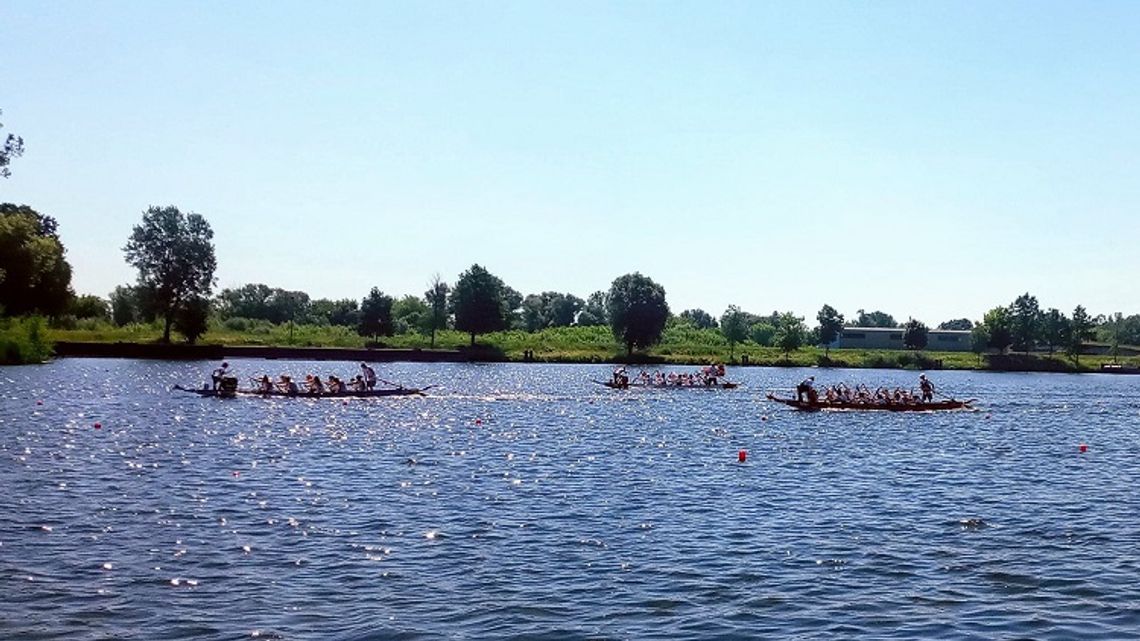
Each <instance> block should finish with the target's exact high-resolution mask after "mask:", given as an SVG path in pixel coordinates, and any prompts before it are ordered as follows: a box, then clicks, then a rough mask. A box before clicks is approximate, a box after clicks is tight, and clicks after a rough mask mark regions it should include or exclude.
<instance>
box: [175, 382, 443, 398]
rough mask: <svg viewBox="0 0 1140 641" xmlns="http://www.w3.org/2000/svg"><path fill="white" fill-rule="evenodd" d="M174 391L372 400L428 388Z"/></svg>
mask: <svg viewBox="0 0 1140 641" xmlns="http://www.w3.org/2000/svg"><path fill="white" fill-rule="evenodd" d="M174 389H176V390H178V391H180V392H190V393H191V394H197V395H198V396H202V397H211V398H236V397H239V396H258V397H261V398H374V397H377V396H413V395H417V394H418V395H420V396H423V395H424V392H425V391H426V390H428V389H430V388H429V387H425V388H423V389H418V388H414V387H394V388H390V389H370V390H363V391H353V390H350V391H347V392H325V393H323V394H313V393H310V392H298V393H296V394H290V393H289V392H279V391H273V392H260V391H258V390H254V389H239V390H237V391H233V392H226V391H222V390H214V389H209V388H206V389H193V388H190V387H182V386H181V385H175V386H174Z"/></svg>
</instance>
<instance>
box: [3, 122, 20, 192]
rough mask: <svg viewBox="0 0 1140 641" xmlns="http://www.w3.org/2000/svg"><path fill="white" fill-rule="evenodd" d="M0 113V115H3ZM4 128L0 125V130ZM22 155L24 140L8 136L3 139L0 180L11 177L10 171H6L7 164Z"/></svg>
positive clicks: (13, 135) (11, 135)
mask: <svg viewBox="0 0 1140 641" xmlns="http://www.w3.org/2000/svg"><path fill="white" fill-rule="evenodd" d="M3 113H4V112H3V111H0V114H3ZM3 128H4V124H3V123H0V129H3ZM23 155H24V139H23V138H21V137H19V136H17V135H15V134H8V137H7V138H5V139H4V144H3V145H0V178H7V177H8V176H11V175H12V171H11V170H10V169H8V165H9V163H11V162H12V159H13V158H19V157H20V156H23Z"/></svg>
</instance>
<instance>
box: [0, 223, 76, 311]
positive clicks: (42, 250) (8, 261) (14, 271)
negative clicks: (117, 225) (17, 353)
mask: <svg viewBox="0 0 1140 641" xmlns="http://www.w3.org/2000/svg"><path fill="white" fill-rule="evenodd" d="M65 254H66V251H65V250H64V248H63V243H61V242H60V240H59V235H58V233H57V225H56V222H55V219H54V218H52V217H51V216H43V215H41V214H40V213H39V212H37V211H35V210H34V209H32V208H31V207H27V206H24V205H13V204H11V203H4V204H0V308H2V309H3V310H4V313H6V314H10V315H12V316H18V315H21V314H32V313H39V314H46V315H48V316H56V315H59V314H62V313H64V312H65V311H67V307H68V305H69V304H70V303H71V299H72V297H73V294H72V292H71V265H69V264H68V262H67V259H66V257H65Z"/></svg>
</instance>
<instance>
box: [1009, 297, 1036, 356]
mask: <svg viewBox="0 0 1140 641" xmlns="http://www.w3.org/2000/svg"><path fill="white" fill-rule="evenodd" d="M1009 320H1010V332H1011V336H1012V338H1013V348H1014V349H1015V350H1018V351H1023V352H1025V353H1026V354H1028V353H1029V350H1031V349H1033V344H1034V343H1035V342H1036V340H1037V336H1038V334H1040V332H1041V329H1040V328H1041V308H1040V307H1039V306H1038V305H1037V297H1036V296H1031V295H1030V294H1029V293H1028V292H1026V293H1024V294H1022V295H1021V296H1018V297H1017V300H1015V301H1013V304H1012V305H1010V306H1009Z"/></svg>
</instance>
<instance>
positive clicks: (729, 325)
mask: <svg viewBox="0 0 1140 641" xmlns="http://www.w3.org/2000/svg"><path fill="white" fill-rule="evenodd" d="M749 316H750V315H749V314H747V313H745V312H743V311H741V309H740V308H739V307H737V306H736V305H729V306H728V309H726V310H724V314H722V315H721V317H720V333H721V334H724V338H725V340H727V341H728V353H729V356H730V357H735V356H736V344H737V343H739V342H742V341H744V340H746V339H747V338H748V329H749V322H748V321H749V318H748V317H749Z"/></svg>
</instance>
